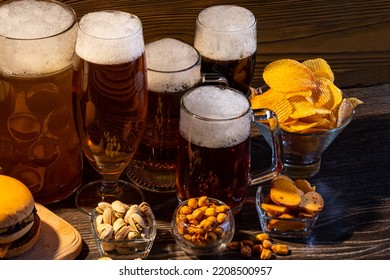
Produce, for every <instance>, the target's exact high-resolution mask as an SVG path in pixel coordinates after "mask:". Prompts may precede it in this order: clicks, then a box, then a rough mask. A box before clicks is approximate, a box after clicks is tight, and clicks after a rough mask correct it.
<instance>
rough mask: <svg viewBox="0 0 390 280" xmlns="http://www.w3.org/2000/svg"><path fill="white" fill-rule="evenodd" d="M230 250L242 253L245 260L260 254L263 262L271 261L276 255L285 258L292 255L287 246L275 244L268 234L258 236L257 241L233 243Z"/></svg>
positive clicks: (243, 240) (229, 245) (245, 240)
mask: <svg viewBox="0 0 390 280" xmlns="http://www.w3.org/2000/svg"><path fill="white" fill-rule="evenodd" d="M228 248H229V249H230V250H233V251H240V254H241V256H242V257H244V258H250V257H252V255H253V253H256V254H259V258H260V259H262V260H269V259H271V258H273V257H275V256H276V255H277V256H284V255H288V254H289V253H291V251H290V249H289V248H288V246H287V245H286V244H280V243H274V241H273V240H272V239H271V238H270V236H269V235H268V234H267V233H259V234H257V235H256V236H255V241H253V240H251V239H242V240H239V241H237V240H234V241H231V242H230V243H229V244H228Z"/></svg>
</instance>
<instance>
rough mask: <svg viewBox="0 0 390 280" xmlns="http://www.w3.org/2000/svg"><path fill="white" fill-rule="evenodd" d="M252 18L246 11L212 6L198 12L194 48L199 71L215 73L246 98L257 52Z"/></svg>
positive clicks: (234, 7)
mask: <svg viewBox="0 0 390 280" xmlns="http://www.w3.org/2000/svg"><path fill="white" fill-rule="evenodd" d="M256 32H257V31H256V18H255V16H254V15H253V13H252V12H251V11H249V10H247V9H246V8H243V7H240V6H234V5H216V6H211V7H209V8H206V9H204V10H203V11H202V12H200V13H199V15H198V17H197V21H196V29H195V40H194V47H195V48H196V49H197V50H198V51H199V52H200V53H201V55H202V72H203V73H212V72H214V73H219V74H220V75H222V76H224V77H225V78H226V79H227V80H228V82H229V86H230V87H233V88H235V89H237V90H239V91H241V92H243V93H245V94H246V95H247V96H249V93H250V91H249V86H250V85H251V83H252V79H253V75H254V71H255V64H256V50H257V33H256Z"/></svg>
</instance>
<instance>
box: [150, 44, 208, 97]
mask: <svg viewBox="0 0 390 280" xmlns="http://www.w3.org/2000/svg"><path fill="white" fill-rule="evenodd" d="M145 54H146V62H147V65H148V87H149V90H151V91H155V92H180V91H183V90H185V89H188V88H191V87H193V86H194V85H196V84H198V83H199V81H200V80H201V71H200V55H199V53H198V51H197V50H196V49H194V48H193V47H192V46H191V45H188V44H186V43H184V42H182V41H180V40H176V39H173V38H164V39H161V40H158V41H155V42H152V43H149V44H147V45H146V48H145Z"/></svg>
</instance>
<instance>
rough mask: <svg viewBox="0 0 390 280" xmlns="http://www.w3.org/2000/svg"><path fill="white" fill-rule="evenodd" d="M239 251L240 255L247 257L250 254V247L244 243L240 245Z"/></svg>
mask: <svg viewBox="0 0 390 280" xmlns="http://www.w3.org/2000/svg"><path fill="white" fill-rule="evenodd" d="M240 253H241V256H243V257H245V258H249V257H251V256H252V249H251V247H250V246H248V245H244V246H242V247H241V249H240Z"/></svg>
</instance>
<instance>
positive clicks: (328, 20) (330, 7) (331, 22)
mask: <svg viewBox="0 0 390 280" xmlns="http://www.w3.org/2000/svg"><path fill="white" fill-rule="evenodd" d="M63 2H66V3H68V4H69V5H70V6H72V7H73V8H74V9H75V11H76V13H77V15H78V16H79V17H81V16H83V15H84V14H85V13H87V12H92V11H96V10H102V9H117V10H123V11H127V12H131V13H133V14H135V15H137V16H138V17H139V18H140V19H141V20H142V22H143V25H144V36H145V41H146V42H151V41H154V40H157V39H160V38H164V37H175V38H178V39H181V40H183V41H185V42H187V43H190V44H192V43H193V37H194V30H195V20H196V16H197V14H198V13H199V12H200V11H201V10H202V9H204V8H206V7H208V6H211V5H215V4H236V5H240V6H243V7H246V8H248V9H250V10H251V11H252V12H253V13H254V14H255V16H256V18H257V21H258V52H257V66H256V71H255V78H254V86H258V85H260V84H262V77H261V76H262V70H263V69H264V67H265V66H266V65H267V64H268V63H270V62H271V61H274V60H276V59H280V58H292V59H297V60H299V61H302V60H305V59H309V58H315V57H322V58H324V59H326V60H327V61H328V62H329V64H330V65H331V67H332V69H333V71H334V72H335V74H336V84H337V85H338V86H339V87H342V88H346V87H354V86H367V85H377V84H382V83H388V82H389V81H390V16H389V15H390V1H387V0H372V1H366V0H351V1H344V0H334V1H329V0H317V1H311V0H303V1H296V0H284V1H279V0H267V1H257V0H236V1H221V0H219V1H218V0H212V1H210V0H207V1H193V0H174V1H169V0H159V1H157V0H134V1H128V0H114V1H108V0H102V1H100V0H83V1H75V0H69V1H63Z"/></svg>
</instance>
